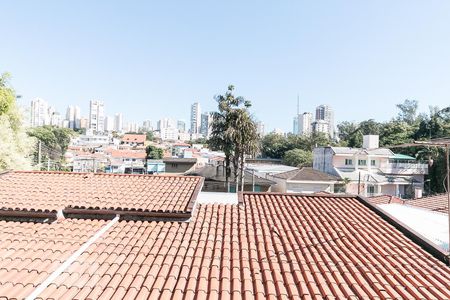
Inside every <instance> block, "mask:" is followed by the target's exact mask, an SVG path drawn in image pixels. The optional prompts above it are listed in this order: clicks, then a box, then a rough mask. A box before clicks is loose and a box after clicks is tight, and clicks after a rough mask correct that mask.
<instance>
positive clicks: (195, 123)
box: [191, 102, 202, 136]
mask: <svg viewBox="0 0 450 300" xmlns="http://www.w3.org/2000/svg"><path fill="white" fill-rule="evenodd" d="M201 113H202V112H201V108H200V103H198V102H195V103H194V104H192V105H191V135H194V136H196V135H198V134H199V133H200V128H201Z"/></svg>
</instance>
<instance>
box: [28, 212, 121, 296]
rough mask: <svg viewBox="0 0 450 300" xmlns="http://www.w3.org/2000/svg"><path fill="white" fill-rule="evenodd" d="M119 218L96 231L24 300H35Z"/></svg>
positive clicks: (117, 217)
mask: <svg viewBox="0 0 450 300" xmlns="http://www.w3.org/2000/svg"><path fill="white" fill-rule="evenodd" d="M119 218H120V216H119V215H116V216H115V218H114V219H112V220H111V221H109V222H108V224H106V225H105V226H103V227H102V228H101V229H100V230H99V231H97V232H96V233H95V234H94V235H93V236H92V237H91V238H90V239H89V240H88V241H87V242H86V243H84V244H83V245H82V246H81V247H80V248H79V249H78V250H77V251H76V252H75V253H73V254H72V255H71V256H70V257H69V258H68V259H67V260H66V261H65V262H64V263H63V264H62V265H60V266H59V268H58V269H56V270H55V271H54V272H53V273H52V274H50V276H48V277H47V279H45V280H44V282H42V283H41V284H40V285H38V286H37V287H36V289H35V290H34V291H33V292H32V293H31V294H30V295H29V296H28V297H26V298H25V299H26V300H34V299H36V298H37V297H38V296H39V295H40V294H41V293H42V292H43V291H44V290H45V289H46V288H47V287H48V286H49V285H50V284H51V283H52V282H53V281H54V280H55V279H56V278H57V277H58V276H59V275H61V273H62V272H64V271H65V270H66V269H67V268H68V267H69V266H70V265H71V264H72V263H73V262H74V261H75V260H77V259H78V257H79V256H80V255H81V254H83V252H84V251H86V250H87V248H89V246H90V245H92V244H93V243H95V242H96V241H97V240H98V239H99V238H100V237H101V236H102V235H103V234H104V233H105V232H106V231H107V230H108V229H110V228H111V227H112V226H113V225H114V224H116V223H117V222H118V221H119Z"/></svg>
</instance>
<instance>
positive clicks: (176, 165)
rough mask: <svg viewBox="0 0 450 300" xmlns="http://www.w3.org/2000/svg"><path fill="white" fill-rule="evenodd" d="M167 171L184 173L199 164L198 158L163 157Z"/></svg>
mask: <svg viewBox="0 0 450 300" xmlns="http://www.w3.org/2000/svg"><path fill="white" fill-rule="evenodd" d="M163 162H164V164H165V165H166V168H165V172H166V173H176V174H184V173H185V172H188V171H189V170H191V169H192V168H194V167H195V165H196V164H197V158H179V157H167V158H164V159H163Z"/></svg>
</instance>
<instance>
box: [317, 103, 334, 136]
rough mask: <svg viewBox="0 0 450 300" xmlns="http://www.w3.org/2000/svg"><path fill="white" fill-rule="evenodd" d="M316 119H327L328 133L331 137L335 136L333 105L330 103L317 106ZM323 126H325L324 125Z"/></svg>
mask: <svg viewBox="0 0 450 300" xmlns="http://www.w3.org/2000/svg"><path fill="white" fill-rule="evenodd" d="M316 121H326V122H327V123H328V133H329V135H330V137H331V138H334V112H333V110H332V109H331V107H329V106H328V105H319V106H317V108H316ZM320 123H323V122H320ZM322 128H324V127H323V126H322Z"/></svg>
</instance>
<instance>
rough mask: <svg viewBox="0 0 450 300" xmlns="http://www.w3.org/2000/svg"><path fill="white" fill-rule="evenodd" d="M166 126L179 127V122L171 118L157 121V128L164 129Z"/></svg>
mask: <svg viewBox="0 0 450 300" xmlns="http://www.w3.org/2000/svg"><path fill="white" fill-rule="evenodd" d="M166 128H173V129H176V130H177V131H178V129H177V122H176V121H175V120H174V119H171V118H162V119H160V120H159V121H158V123H157V129H158V130H163V129H166Z"/></svg>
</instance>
